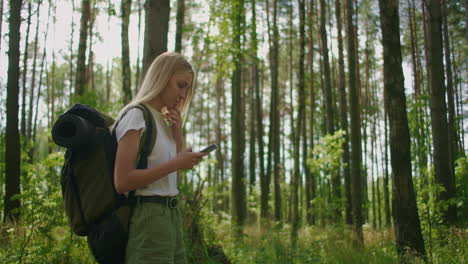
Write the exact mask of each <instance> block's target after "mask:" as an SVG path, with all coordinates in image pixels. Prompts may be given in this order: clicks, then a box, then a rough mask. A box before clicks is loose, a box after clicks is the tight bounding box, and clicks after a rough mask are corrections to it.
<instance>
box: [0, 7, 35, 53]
mask: <svg viewBox="0 0 468 264" xmlns="http://www.w3.org/2000/svg"><path fill="white" fill-rule="evenodd" d="M30 14H31V13H30V12H29V15H30ZM2 25H3V0H0V36H2ZM0 50H2V43H1V41H0Z"/></svg>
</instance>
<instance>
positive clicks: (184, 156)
mask: <svg viewBox="0 0 468 264" xmlns="http://www.w3.org/2000/svg"><path fill="white" fill-rule="evenodd" d="M206 155H208V153H203V152H192V148H191V147H190V148H187V149H184V150H182V151H181V152H179V153H178V154H177V156H176V157H175V160H176V161H177V165H178V167H179V169H182V170H187V169H192V168H193V167H194V166H195V165H198V163H200V161H201V160H202V159H203V157H204V156H206Z"/></svg>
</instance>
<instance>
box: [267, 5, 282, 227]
mask: <svg viewBox="0 0 468 264" xmlns="http://www.w3.org/2000/svg"><path fill="white" fill-rule="evenodd" d="M277 13H278V0H273V39H272V43H271V45H270V53H271V62H270V67H271V90H272V94H271V105H270V106H271V107H270V111H271V122H270V132H269V133H270V142H271V151H270V153H272V155H273V160H272V161H273V179H274V189H275V198H274V209H275V210H274V211H275V221H281V218H282V217H281V189H280V182H281V179H280V169H281V163H280V134H279V109H278V106H279V98H278V91H279V88H278V87H279V86H278V70H279V69H278V57H279V47H278V46H279V31H278V25H277V24H278V22H277V21H278V16H277Z"/></svg>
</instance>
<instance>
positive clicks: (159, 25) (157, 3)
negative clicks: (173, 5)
mask: <svg viewBox="0 0 468 264" xmlns="http://www.w3.org/2000/svg"><path fill="white" fill-rule="evenodd" d="M169 2H170V1H169V0H146V2H145V40H144V47H143V76H144V75H145V74H146V71H147V70H148V68H149V66H150V65H151V63H152V62H153V60H154V59H155V58H156V57H157V56H159V55H160V54H161V53H163V52H165V51H167V33H168V30H169V17H170V5H169Z"/></svg>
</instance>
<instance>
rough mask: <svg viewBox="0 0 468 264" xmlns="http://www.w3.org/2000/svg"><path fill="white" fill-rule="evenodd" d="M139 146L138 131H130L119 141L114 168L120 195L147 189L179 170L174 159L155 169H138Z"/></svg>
mask: <svg viewBox="0 0 468 264" xmlns="http://www.w3.org/2000/svg"><path fill="white" fill-rule="evenodd" d="M139 146H140V131H137V130H129V131H128V132H127V133H126V134H125V136H123V137H122V138H121V139H120V141H119V144H118V146H117V154H116V157H115V167H114V183H115V189H116V191H117V192H118V193H124V192H128V191H131V190H136V189H138V188H142V187H145V186H147V185H149V184H150V183H152V182H154V181H156V180H159V179H161V178H162V177H164V176H167V175H168V174H170V173H172V172H174V171H177V170H178V169H179V166H178V162H176V160H174V159H172V160H169V161H167V162H165V163H163V164H161V165H159V166H157V167H155V168H151V169H136V168H135V164H136V160H137V158H138V151H139Z"/></svg>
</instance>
